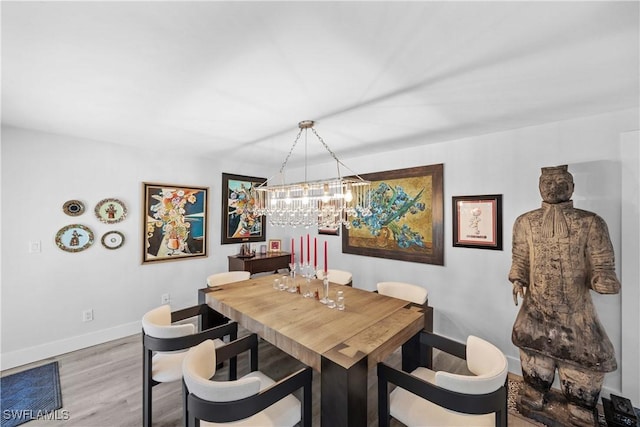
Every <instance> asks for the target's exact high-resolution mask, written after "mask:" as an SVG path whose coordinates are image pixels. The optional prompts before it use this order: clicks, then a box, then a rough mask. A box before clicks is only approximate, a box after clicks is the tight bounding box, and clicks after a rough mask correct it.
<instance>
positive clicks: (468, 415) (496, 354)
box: [378, 332, 508, 427]
mask: <svg viewBox="0 0 640 427" xmlns="http://www.w3.org/2000/svg"><path fill="white" fill-rule="evenodd" d="M420 341H421V345H426V346H433V347H436V348H439V349H441V350H443V351H445V352H447V353H450V354H453V355H454V356H457V357H459V358H461V359H465V360H466V362H467V368H468V370H469V371H470V372H472V373H473V374H474V375H459V374H453V373H449V372H443V371H432V370H430V369H427V368H424V367H418V368H417V369H415V370H414V371H413V372H411V374H409V373H407V372H403V371H399V370H397V369H395V368H392V367H390V366H388V365H386V364H384V363H379V364H378V418H379V426H380V427H386V426H388V425H389V416H391V417H393V418H395V419H397V420H398V421H400V422H402V423H403V424H405V425H407V426H420V427H427V426H438V427H443V426H465V427H466V426H493V425H495V426H506V425H507V390H506V379H507V373H508V364H507V358H506V357H505V356H504V354H503V353H502V352H501V351H500V349H498V348H497V347H495V346H494V345H493V344H491V343H489V342H487V341H485V340H483V339H481V338H478V337H475V336H469V337H468V338H467V343H466V345H465V344H462V343H458V342H456V341H453V340H450V339H448V338H445V337H442V336H438V335H434V334H431V333H426V332H423V333H421V337H420ZM389 383H391V384H395V385H397V387H396V388H395V389H394V390H393V391H392V392H391V393H390V394H389V391H388V384H389Z"/></svg>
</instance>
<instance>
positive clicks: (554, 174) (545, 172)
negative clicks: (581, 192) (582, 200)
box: [538, 165, 573, 204]
mask: <svg viewBox="0 0 640 427" xmlns="http://www.w3.org/2000/svg"><path fill="white" fill-rule="evenodd" d="M538 188H539V189H540V195H541V196H542V200H544V201H545V202H547V203H552V204H553V203H561V202H567V201H569V200H571V195H572V194H573V175H571V174H570V173H569V171H568V170H567V165H562V166H554V167H547V168H542V174H541V175H540V183H539V185H538Z"/></svg>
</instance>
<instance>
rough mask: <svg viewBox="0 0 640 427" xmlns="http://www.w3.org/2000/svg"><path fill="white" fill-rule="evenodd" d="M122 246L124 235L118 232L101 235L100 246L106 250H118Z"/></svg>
mask: <svg viewBox="0 0 640 427" xmlns="http://www.w3.org/2000/svg"><path fill="white" fill-rule="evenodd" d="M123 244H124V234H122V233H121V232H119V231H107V232H106V233H104V234H103V235H102V246H104V247H105V248H107V249H118V248H119V247H120V246H122V245H123Z"/></svg>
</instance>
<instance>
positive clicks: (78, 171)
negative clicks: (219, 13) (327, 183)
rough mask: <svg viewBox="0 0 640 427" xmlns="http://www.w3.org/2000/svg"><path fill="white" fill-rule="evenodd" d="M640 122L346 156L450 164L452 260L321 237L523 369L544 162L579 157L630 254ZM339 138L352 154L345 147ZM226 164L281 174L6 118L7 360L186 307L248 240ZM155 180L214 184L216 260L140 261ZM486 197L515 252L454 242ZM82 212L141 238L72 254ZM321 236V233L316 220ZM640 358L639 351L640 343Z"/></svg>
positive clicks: (334, 257)
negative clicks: (74, 210)
mask: <svg viewBox="0 0 640 427" xmlns="http://www.w3.org/2000/svg"><path fill="white" fill-rule="evenodd" d="M638 128H639V126H638V110H637V109H634V110H627V111H622V112H618V113H611V114H606V115H601V116H594V117H585V118H580V119H575V120H569V121H563V122H558V123H551V124H548V125H544V126H536V127H530V128H524V129H516V130H513V131H508V132H502V133H496V134H490V135H484V136H478V137H473V138H467V139H462V140H458V141H452V142H448V143H444V144H430V145H423V146H421V147H419V148H414V149H407V150H402V151H395V152H390V153H385V154H373V155H366V156H362V157H358V158H342V160H343V161H344V162H345V163H346V164H347V165H348V166H349V167H350V168H351V169H353V170H354V171H356V172H358V173H366V172H376V171H383V170H391V169H398V168H405V167H411V166H418V165H427V164H434V163H444V192H445V265H444V266H434V265H428V264H417V263H410V262H402V261H396V260H385V259H380V258H371V257H364V256H357V255H348V254H342V253H341V239H340V237H333V236H324V235H323V236H320V239H321V240H324V239H326V240H327V241H328V242H329V247H330V263H331V267H333V268H343V269H348V270H351V271H353V273H354V282H355V284H356V286H357V287H361V288H365V289H374V288H375V283H376V282H378V281H382V280H390V279H394V280H401V281H408V282H414V283H419V284H421V285H423V286H425V287H426V288H427V289H428V290H429V300H430V302H431V304H432V305H433V306H434V307H435V312H436V315H435V329H436V331H437V332H440V333H443V334H445V335H448V336H451V337H453V338H456V339H464V337H466V336H467V335H468V334H476V335H478V336H481V337H484V338H486V339H489V340H490V341H492V342H494V343H496V344H497V345H498V346H499V347H500V348H501V349H502V350H503V351H504V352H505V353H506V354H507V355H508V356H509V359H510V368H511V370H512V371H513V372H519V361H518V358H517V349H516V348H515V347H514V346H513V344H512V343H511V339H510V335H511V326H512V324H513V320H514V319H515V315H516V313H517V310H518V308H517V307H515V306H514V305H513V302H512V298H511V285H510V283H509V282H508V280H507V273H508V271H509V267H510V263H511V250H510V248H511V226H512V224H513V221H514V220H515V218H516V217H517V216H518V215H520V214H521V213H523V212H526V211H528V210H531V209H535V208H537V207H538V206H539V204H540V196H539V194H538V189H537V182H538V177H539V173H540V167H543V166H551V165H559V164H568V165H569V168H570V171H571V172H572V173H573V175H574V179H575V181H576V191H575V194H574V200H575V205H576V206H577V207H579V208H583V209H587V210H591V211H594V212H597V213H599V214H600V215H601V216H602V217H603V218H604V219H605V221H606V222H607V224H608V225H609V231H610V234H611V238H612V241H613V245H614V249H615V251H616V257H617V259H619V257H620V251H621V240H622V239H623V236H621V220H620V217H621V205H622V202H621V166H620V163H621V160H620V144H619V137H620V134H621V133H622V132H625V131H629V130H637V129H638ZM327 142H328V143H329V145H330V146H332V149H333V150H334V151H335V152H336V153H337V154H338V155H339V156H340V149H339V148H340V147H338V146H333V145H334V144H332V142H331V141H327ZM390 149H392V147H390ZM326 166H327V165H326V164H323V165H315V166H312V167H310V168H309V178H310V179H315V178H320V177H323V176H324V175H323V174H324V173H325V172H324V171H326V170H333V169H334V167H333V165H331V167H330V168H327V167H326ZM223 169H224V170H223ZM223 171H224V172H231V173H239V172H240V171H242V173H243V174H251V175H255V176H270V172H272V171H270V170H266V171H264V170H254V169H252V171H251V173H249V172H248V171H247V170H246V167H244V168H241V165H229V164H225V165H224V168H221V167H220V166H219V165H218V164H216V163H215V162H214V161H211V160H205V159H194V158H190V157H189V156H188V154H184V155H182V156H181V155H179V154H177V153H172V154H166V153H159V152H158V153H156V152H141V151H136V150H132V149H128V148H123V147H120V146H117V145H112V144H102V143H97V142H91V141H80V140H76V139H73V138H70V137H60V136H55V135H46V134H42V133H37V132H29V131H23V130H18V129H12V128H8V129H3V134H2V360H1V361H0V363H1V366H2V369H7V368H9V367H12V366H16V365H20V364H23V363H27V362H30V361H32V360H38V359H40V358H43V357H47V356H50V355H53V354H58V353H62V352H65V351H70V350H74V349H76V348H80V347H82V346H85V345H92V344H95V343H97V342H101V341H105V340H108V339H112V338H116V337H119V336H125V335H128V334H132V333H137V332H138V331H139V330H140V325H139V319H140V317H141V315H142V314H143V313H144V312H145V311H146V310H148V309H149V308H152V307H155V306H157V305H159V304H160V295H161V294H162V293H165V292H168V293H170V294H171V296H172V303H173V304H174V305H175V306H186V305H188V304H192V303H195V302H196V292H195V290H196V289H198V288H199V287H201V286H202V285H203V284H204V278H205V277H206V276H207V275H208V274H210V273H211V272H212V271H218V270H225V269H226V267H227V259H226V256H227V255H229V254H232V253H235V252H237V249H238V248H237V245H220V243H219V242H220V218H219V211H220V202H219V201H220V197H221V195H220V174H221V172H223ZM292 175H293V174H292ZM142 181H152V182H168V183H175V184H185V185H201V186H209V187H210V189H211V191H210V204H209V206H210V221H209V231H210V234H209V236H210V238H209V257H208V258H202V259H193V260H188V261H176V262H169V263H162V264H155V265H141V264H140V259H141V249H140V247H141V245H140V243H141V236H140V225H141V218H140V215H141V213H140V206H141V199H142V196H141V182H142ZM473 194H502V195H503V218H504V222H503V227H504V250H503V251H488V250H477V249H468V248H453V247H452V246H451V238H452V236H451V206H450V205H451V197H452V196H456V195H473ZM107 197H115V198H119V199H121V200H123V201H124V202H125V203H126V204H127V205H128V207H129V216H128V218H127V219H126V220H125V221H124V222H122V223H119V224H115V225H111V226H110V225H105V224H101V223H99V222H98V220H97V219H96V218H95V217H94V216H93V213H92V209H93V207H94V206H95V203H96V202H98V201H99V200H101V199H103V198H107ZM69 199H80V200H82V201H83V202H85V204H86V206H87V209H88V212H87V213H85V214H84V215H82V216H80V217H77V218H73V217H68V216H66V215H65V214H64V213H63V212H62V204H63V203H64V202H65V201H66V200H69ZM75 222H78V223H82V224H85V225H87V226H89V227H91V228H92V229H93V230H94V233H95V234H96V238H97V239H99V237H100V236H101V235H102V234H103V233H104V232H106V231H108V230H112V229H115V230H120V231H122V232H124V233H125V235H126V238H127V241H126V243H125V245H124V247H122V248H121V249H118V250H115V251H110V250H107V249H104V248H102V247H101V245H100V243H99V241H98V242H97V243H96V244H94V246H93V247H91V248H89V249H88V250H86V251H84V252H81V253H77V254H70V253H66V252H63V251H61V250H59V249H58V248H57V247H56V246H55V243H54V236H55V233H56V232H57V230H58V229H60V228H61V227H63V226H64V225H67V224H71V223H75ZM303 233H304V234H306V233H307V231H306V230H298V231H294V232H291V231H289V230H283V229H274V228H269V229H268V235H267V238H281V239H283V249H284V250H287V249H288V246H289V245H288V242H289V241H290V238H291V237H298V236H300V235H301V234H303ZM311 233H312V235H314V236H315V231H314V230H311ZM32 240H41V241H42V252H41V253H39V254H29V253H28V242H29V241H32ZM618 271H619V270H618ZM626 285H627V284H625V283H623V287H624V286H626ZM630 285H631V286H637V283H636V284H630ZM593 298H594V301H595V304H596V306H597V309H598V312H599V315H600V319H601V321H602V323H603V324H604V326H605V328H606V330H607V332H608V334H609V336H610V338H611V340H612V342H613V343H614V346H615V349H616V353H617V355H618V357H619V355H620V348H621V323H622V320H621V317H620V307H621V302H620V296H619V295H614V296H610V295H609V296H601V295H597V294H594V295H593ZM87 308H93V309H94V312H95V320H94V321H93V322H87V323H83V322H81V312H82V310H84V309H87ZM636 329H637V326H636ZM636 335H637V334H636ZM635 348H636V349H637V348H638V347H637V345H636V347H635ZM635 356H636V360H637V359H638V354H637V351H636V354H635ZM620 384H621V372H620V369H619V370H618V371H616V372H614V373H611V374H608V375H607V378H606V383H605V387H606V389H605V391H607V390H608V391H618V392H619V390H620V389H621V385H620ZM636 387H637V385H636ZM635 403H636V406H637V402H635Z"/></svg>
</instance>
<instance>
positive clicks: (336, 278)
mask: <svg viewBox="0 0 640 427" xmlns="http://www.w3.org/2000/svg"><path fill="white" fill-rule="evenodd" d="M327 276H329V280H330V281H331V283H337V284H338V285H346V286H353V281H352V279H353V277H352V275H351V273H349V272H348V271H344V270H331V269H329V270H327ZM316 277H317V278H318V279H320V280H323V279H324V270H318V271H316Z"/></svg>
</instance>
